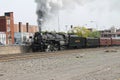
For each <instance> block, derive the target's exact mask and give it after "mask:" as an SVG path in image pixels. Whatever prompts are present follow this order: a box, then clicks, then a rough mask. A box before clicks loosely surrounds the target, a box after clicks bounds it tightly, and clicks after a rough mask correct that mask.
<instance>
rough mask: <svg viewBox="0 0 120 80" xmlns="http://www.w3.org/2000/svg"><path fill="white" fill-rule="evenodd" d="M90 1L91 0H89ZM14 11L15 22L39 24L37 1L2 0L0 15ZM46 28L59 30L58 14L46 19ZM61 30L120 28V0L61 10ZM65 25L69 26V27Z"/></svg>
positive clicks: (95, 2)
mask: <svg viewBox="0 0 120 80" xmlns="http://www.w3.org/2000/svg"><path fill="white" fill-rule="evenodd" d="M89 1H90V0H89ZM9 11H11V12H14V20H15V23H17V22H20V21H21V22H23V23H24V24H25V23H26V22H29V23H30V24H32V25H37V21H36V20H37V15H36V3H35V1H34V0H7V1H6V0H0V15H3V14H4V12H9ZM46 23H47V24H46V25H45V26H43V29H44V30H58V29H59V28H58V15H54V17H53V18H52V19H50V20H49V21H46ZM59 24H60V31H65V30H68V28H69V26H70V25H74V26H78V25H80V26H82V25H86V26H87V27H91V28H97V29H108V28H110V27H111V26H113V25H114V26H116V28H120V0H94V1H93V0H91V2H88V3H84V4H82V5H76V7H75V8H72V7H70V8H69V9H67V10H66V9H65V10H62V11H60V13H59ZM65 26H68V27H67V29H66V27H65Z"/></svg>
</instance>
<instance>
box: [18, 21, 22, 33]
mask: <svg viewBox="0 0 120 80" xmlns="http://www.w3.org/2000/svg"><path fill="white" fill-rule="evenodd" d="M18 26H19V32H21V26H22V22H19V23H18Z"/></svg>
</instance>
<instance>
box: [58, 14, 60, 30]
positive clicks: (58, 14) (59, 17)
mask: <svg viewBox="0 0 120 80" xmlns="http://www.w3.org/2000/svg"><path fill="white" fill-rule="evenodd" d="M58 32H60V17H59V14H58Z"/></svg>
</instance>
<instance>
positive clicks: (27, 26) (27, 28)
mask: <svg viewBox="0 0 120 80" xmlns="http://www.w3.org/2000/svg"><path fill="white" fill-rule="evenodd" d="M26 32H29V23H26Z"/></svg>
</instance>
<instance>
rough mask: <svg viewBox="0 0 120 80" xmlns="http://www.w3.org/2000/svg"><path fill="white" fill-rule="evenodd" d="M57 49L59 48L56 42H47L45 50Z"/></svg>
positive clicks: (52, 50)
mask: <svg viewBox="0 0 120 80" xmlns="http://www.w3.org/2000/svg"><path fill="white" fill-rule="evenodd" d="M58 50H59V47H58V44H48V45H47V49H46V52H54V51H58Z"/></svg>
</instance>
